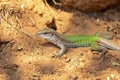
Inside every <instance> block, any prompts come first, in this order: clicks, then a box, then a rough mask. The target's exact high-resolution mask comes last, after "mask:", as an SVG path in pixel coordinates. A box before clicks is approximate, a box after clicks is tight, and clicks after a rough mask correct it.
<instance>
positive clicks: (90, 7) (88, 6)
mask: <svg viewBox="0 0 120 80" xmlns="http://www.w3.org/2000/svg"><path fill="white" fill-rule="evenodd" d="M118 2H119V0H109V1H108V0H61V3H62V4H63V7H73V8H76V9H79V10H82V11H86V12H91V11H100V10H102V9H105V8H107V7H108V6H113V5H116V4H117V3H118ZM118 4H119V3H118Z"/></svg>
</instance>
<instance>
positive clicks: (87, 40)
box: [64, 35, 99, 47]
mask: <svg viewBox="0 0 120 80" xmlns="http://www.w3.org/2000/svg"><path fill="white" fill-rule="evenodd" d="M64 37H65V39H66V40H68V41H70V42H71V43H73V44H69V43H66V44H65V45H66V46H68V47H72V46H73V45H76V46H73V47H88V46H91V44H92V43H94V42H96V41H97V40H98V38H99V37H98V36H95V35H93V36H91V35H64Z"/></svg>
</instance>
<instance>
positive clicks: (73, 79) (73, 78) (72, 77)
mask: <svg viewBox="0 0 120 80" xmlns="http://www.w3.org/2000/svg"><path fill="white" fill-rule="evenodd" d="M70 78H71V79H72V80H77V79H78V76H76V75H71V76H70Z"/></svg>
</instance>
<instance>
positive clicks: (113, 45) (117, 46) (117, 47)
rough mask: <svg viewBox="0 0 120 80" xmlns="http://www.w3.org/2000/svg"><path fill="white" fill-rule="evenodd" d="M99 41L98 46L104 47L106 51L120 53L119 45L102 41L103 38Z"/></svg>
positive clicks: (105, 40)
mask: <svg viewBox="0 0 120 80" xmlns="http://www.w3.org/2000/svg"><path fill="white" fill-rule="evenodd" d="M99 41H100V43H99V44H100V45H101V46H105V47H106V48H108V49H112V50H117V51H120V45H117V44H115V43H113V42H112V41H109V40H107V39H104V38H100V39H99Z"/></svg>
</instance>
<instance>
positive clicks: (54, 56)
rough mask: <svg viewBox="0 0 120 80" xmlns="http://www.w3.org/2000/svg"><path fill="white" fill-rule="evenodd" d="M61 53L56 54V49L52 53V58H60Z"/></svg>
mask: <svg viewBox="0 0 120 80" xmlns="http://www.w3.org/2000/svg"><path fill="white" fill-rule="evenodd" d="M61 56H62V55H61V54H58V53H56V51H55V52H54V53H53V55H52V57H53V58H60V57H61Z"/></svg>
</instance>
